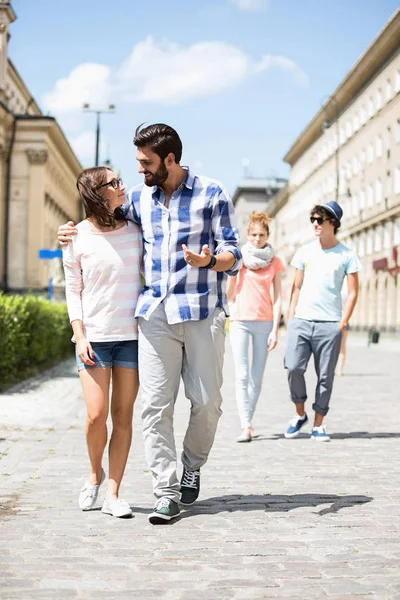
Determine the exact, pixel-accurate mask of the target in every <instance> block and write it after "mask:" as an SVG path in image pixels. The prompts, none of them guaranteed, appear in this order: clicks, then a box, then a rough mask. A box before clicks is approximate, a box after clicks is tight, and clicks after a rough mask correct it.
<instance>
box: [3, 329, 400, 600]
mask: <svg viewBox="0 0 400 600" xmlns="http://www.w3.org/2000/svg"><path fill="white" fill-rule="evenodd" d="M349 342H350V343H349V352H348V354H349V356H348V362H347V365H346V374H345V376H344V377H342V378H338V379H337V380H336V384H335V391H334V397H333V401H332V411H331V413H330V414H329V418H328V419H327V425H328V432H329V433H330V434H331V436H332V438H333V439H332V442H331V443H330V444H318V443H317V442H314V441H311V440H310V439H309V430H310V429H308V433H307V434H302V435H301V436H300V437H299V438H298V439H295V440H285V439H283V435H282V433H283V431H284V429H285V426H286V424H287V421H288V420H289V419H290V418H291V416H292V415H293V407H292V405H291V403H290V401H289V400H288V391H287V385H286V378H285V373H284V371H283V368H282V354H283V347H284V339H283V338H282V339H281V342H280V346H279V348H278V349H277V350H276V351H274V352H273V353H272V354H271V356H270V358H269V362H268V365H267V372H266V377H265V380H264V387H263V393H262V399H261V401H260V406H259V409H258V412H257V415H256V426H257V430H258V432H259V434H260V436H259V438H258V439H257V440H254V441H253V442H252V443H251V444H237V443H236V442H235V437H236V435H237V434H238V419H237V413H236V406H235V399H234V381H233V378H234V373H233V367H232V358H231V352H230V347H229V341H228V342H227V350H228V351H227V356H226V363H225V384H224V398H225V403H224V414H223V416H222V418H221V422H220V426H219V430H218V434H217V439H216V442H215V445H214V448H213V451H212V454H211V457H210V460H209V462H208V463H207V465H206V466H205V467H204V468H203V471H202V477H203V479H202V491H201V498H200V501H199V502H197V503H196V504H195V505H194V506H193V507H192V508H190V509H188V510H185V511H184V512H183V513H182V516H181V518H180V519H179V520H178V521H176V522H174V523H171V524H168V525H164V526H152V525H150V524H149V523H148V521H147V513H148V512H149V511H150V509H151V507H152V503H153V500H152V492H151V476H150V474H149V472H148V470H147V467H146V464H145V460H144V455H143V445H142V439H141V433H140V418H139V410H137V414H136V418H135V432H136V434H135V439H134V444H133V448H132V451H131V455H130V458H129V463H128V467H127V472H126V476H125V479H124V483H123V488H122V493H121V495H122V497H124V498H126V499H127V500H129V501H130V502H131V504H132V506H133V510H134V518H133V519H130V520H117V519H113V518H112V517H108V516H105V515H103V514H102V513H101V512H100V511H99V509H97V510H94V511H91V512H89V513H83V512H81V511H80V510H79V509H78V507H77V496H78V491H79V488H80V486H81V484H82V481H83V478H84V477H85V475H86V474H87V464H88V463H87V457H86V451H85V445H84V438H83V420H84V407H83V401H82V398H81V395H80V385H79V380H78V378H77V376H76V373H75V368H74V365H73V362H72V361H70V362H67V363H64V364H63V365H61V366H59V367H58V368H56V369H54V370H53V371H52V372H50V373H47V374H46V375H45V376H43V377H42V378H41V379H39V380H34V381H32V382H29V383H27V384H23V385H21V386H19V388H16V389H15V388H14V390H13V391H12V392H11V393H8V394H4V395H0V482H1V490H0V598H1V600H9V599H14V598H18V599H21V600H29V599H31V598H35V599H40V600H48V599H49V600H50V599H51V600H58V599H62V598H82V599H88V598H90V599H92V598H93V599H99V600H101V599H102V598H104V599H106V598H107V599H109V600H112V599H114V598H118V599H127V600H128V599H140V600H142V599H143V600H146V599H152V600H153V599H157V600H158V599H162V600H200V599H201V600H224V599H229V600H230V599H234V600H236V599H240V600H246V599H252V600H253V599H254V600H255V599H258V598H290V599H296V600H297V599H302V600H303V599H306V598H307V600H308V599H314V598H318V599H321V598H327V599H330V600H343V599H346V600H350V599H354V600H355V599H357V600H360V599H364V598H365V599H368V600H369V599H377V600H386V599H396V598H400V541H399V533H400V511H399V500H400V493H399V479H400V467H399V455H400V443H399V440H400V411H399V409H398V403H399V398H400V393H399V389H400V363H399V353H398V352H397V348H396V350H393V348H392V347H391V346H390V345H389V346H388V345H386V346H385V345H378V346H371V347H370V348H367V346H366V344H363V343H362V341H360V339H359V338H356V337H354V339H353V340H352V338H351V337H350V340H349ZM399 347H400V346H399ZM313 381H314V377H313V375H312V374H310V376H309V385H310V387H309V390H310V393H311V391H312V385H313ZM187 404H188V403H187V401H186V400H185V398H184V397H183V395H182V393H181V394H180V396H179V398H178V401H177V409H176V434H177V444H178V448H179V449H180V448H181V445H182V439H183V434H184V431H185V426H186V423H187V416H188V406H187ZM310 404H311V403H310ZM138 408H139V405H138ZM310 412H311V409H310ZM100 506H101V504H100V502H99V507H100Z"/></svg>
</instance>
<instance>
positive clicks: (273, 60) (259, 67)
mask: <svg viewBox="0 0 400 600" xmlns="http://www.w3.org/2000/svg"><path fill="white" fill-rule="evenodd" d="M274 68H276V69H280V70H281V71H286V72H289V73H290V74H291V75H292V76H293V79H294V81H295V82H296V84H297V85H299V86H301V87H308V84H309V78H308V75H307V73H306V72H305V71H303V69H301V68H300V67H299V66H298V65H297V64H296V63H295V62H294V61H293V60H292V59H291V58H287V56H279V55H273V54H266V55H265V56H263V57H262V58H261V60H260V61H259V62H258V63H255V64H254V66H253V70H254V72H255V73H261V72H262V71H267V70H269V69H274Z"/></svg>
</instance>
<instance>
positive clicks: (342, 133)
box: [339, 127, 345, 144]
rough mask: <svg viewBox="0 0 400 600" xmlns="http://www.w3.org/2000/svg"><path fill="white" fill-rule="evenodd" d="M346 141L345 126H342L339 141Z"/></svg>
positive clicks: (342, 142)
mask: <svg viewBox="0 0 400 600" xmlns="http://www.w3.org/2000/svg"><path fill="white" fill-rule="evenodd" d="M344 142H345V135H344V129H343V127H341V128H340V131H339V143H340V144H344Z"/></svg>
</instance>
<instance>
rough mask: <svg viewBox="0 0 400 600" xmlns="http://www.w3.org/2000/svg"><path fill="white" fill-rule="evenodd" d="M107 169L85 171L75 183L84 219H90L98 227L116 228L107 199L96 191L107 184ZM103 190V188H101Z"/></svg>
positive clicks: (97, 168) (114, 216) (95, 168)
mask: <svg viewBox="0 0 400 600" xmlns="http://www.w3.org/2000/svg"><path fill="white" fill-rule="evenodd" d="M107 171H111V172H112V170H111V169H108V168H107V167H92V168H90V169H85V170H84V171H82V173H81V174H80V175H79V177H78V180H77V182H76V187H77V188H78V191H79V195H80V197H81V199H82V202H83V207H84V209H85V215H86V218H87V219H88V218H92V219H93V220H94V221H95V222H96V225H98V227H112V228H115V227H116V221H117V220H118V219H117V218H116V215H115V214H114V212H111V210H110V205H109V203H108V200H107V198H103V196H101V195H100V194H99V192H98V191H97V188H98V187H99V185H102V184H103V183H106V182H107ZM103 189H104V188H103Z"/></svg>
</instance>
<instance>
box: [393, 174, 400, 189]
mask: <svg viewBox="0 0 400 600" xmlns="http://www.w3.org/2000/svg"><path fill="white" fill-rule="evenodd" d="M393 187H394V193H395V194H400V167H397V168H396V169H395V171H394V186H393Z"/></svg>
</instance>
